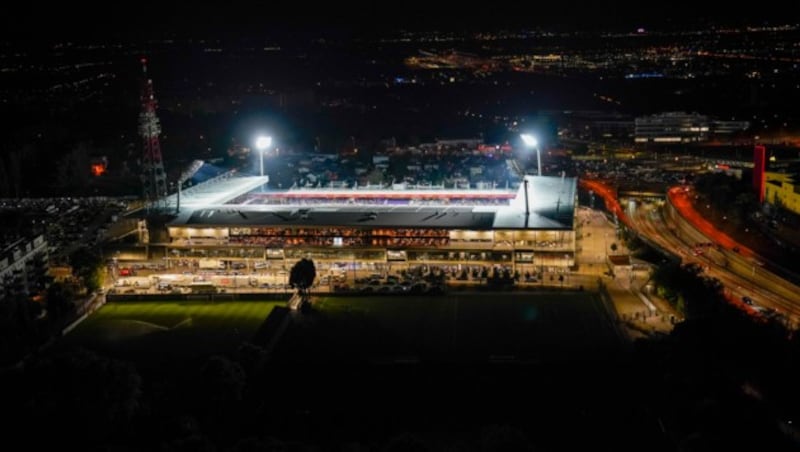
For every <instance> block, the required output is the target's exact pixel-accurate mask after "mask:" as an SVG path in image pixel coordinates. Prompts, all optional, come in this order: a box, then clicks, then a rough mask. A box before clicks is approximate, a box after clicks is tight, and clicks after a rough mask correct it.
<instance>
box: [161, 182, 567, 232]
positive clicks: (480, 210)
mask: <svg viewBox="0 0 800 452" xmlns="http://www.w3.org/2000/svg"><path fill="white" fill-rule="evenodd" d="M525 178H526V180H527V182H528V183H527V184H520V188H519V190H518V191H517V193H516V196H515V197H514V199H513V200H511V202H510V204H509V205H475V206H469V205H458V206H452V205H447V204H442V205H424V206H415V205H358V204H355V205H354V204H341V203H339V204H334V203H330V204H312V205H305V204H291V205H280V204H279V205H276V204H258V205H256V204H225V202H229V201H230V200H231V199H234V198H235V197H237V196H240V195H242V194H244V193H246V192H247V191H248V190H253V189H255V188H257V187H259V186H261V185H263V184H264V183H265V182H266V181H265V180H263V179H265V178H260V177H243V178H230V179H227V180H223V181H220V182H217V183H214V184H213V185H211V186H209V187H207V188H206V187H204V188H203V189H202V190H199V191H198V192H197V193H193V194H192V198H191V200H190V201H188V202H187V201H185V200H184V198H182V199H181V206H182V209H181V210H182V211H181V213H180V215H179V216H178V217H177V218H176V219H175V220H173V221H172V222H171V223H170V226H182V227H204V226H205V227H213V226H237V225H242V226H244V225H248V226H306V225H307V226H314V227H335V226H350V227H363V228H375V227H396V228H418V227H425V228H445V229H472V230H491V229H552V230H571V229H573V227H574V224H573V222H574V211H575V198H576V187H577V184H576V179H575V178H569V177H550V176H525ZM203 185H207V184H203ZM526 186H527V190H528V196H527V198H528V205H529V210H530V214H529V215H527V216H526V215H525V193H524V190H525V187H526ZM198 187H199V186H198ZM248 187H249V188H248ZM214 189H219V190H220V191H224V193H216V194H215V190H214ZM397 193H398V192H397V191H395V190H386V194H387V199H388V198H389V197H390V195H396V194H397ZM407 193H410V192H407ZM320 194H321V195H323V194H324V192H323V191H320ZM184 207H185V208H184ZM526 217H527V218H526Z"/></svg>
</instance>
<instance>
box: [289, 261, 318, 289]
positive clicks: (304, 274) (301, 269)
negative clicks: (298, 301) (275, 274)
mask: <svg viewBox="0 0 800 452" xmlns="http://www.w3.org/2000/svg"><path fill="white" fill-rule="evenodd" d="M316 277H317V269H316V268H315V267H314V261H312V260H311V259H306V258H303V259H300V260H299V261H297V263H296V264H294V266H293V267H292V271H291V273H289V285H290V286H292V287H293V288H296V289H297V290H298V292H299V293H300V295H302V296H303V298H306V297H308V289H310V288H311V286H312V285H313V284H314V279H315V278H316Z"/></svg>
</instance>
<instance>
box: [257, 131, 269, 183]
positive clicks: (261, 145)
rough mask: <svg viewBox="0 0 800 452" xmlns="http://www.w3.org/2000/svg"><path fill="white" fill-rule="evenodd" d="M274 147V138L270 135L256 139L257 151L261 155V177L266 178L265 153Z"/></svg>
mask: <svg viewBox="0 0 800 452" xmlns="http://www.w3.org/2000/svg"><path fill="white" fill-rule="evenodd" d="M270 146H272V137H271V136H269V135H260V136H259V137H258V138H256V149H258V150H259V152H260V153H261V176H262V177H263V176H264V151H266V150H267V149H268V148H269V147H270Z"/></svg>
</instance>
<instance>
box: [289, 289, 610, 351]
mask: <svg viewBox="0 0 800 452" xmlns="http://www.w3.org/2000/svg"><path fill="white" fill-rule="evenodd" d="M314 309H315V310H316V311H317V312H318V313H319V315H318V316H317V318H316V319H315V320H314V322H313V323H312V324H311V325H298V326H295V325H292V327H290V329H289V331H288V333H287V335H286V336H284V338H283V340H282V341H281V343H280V345H279V347H278V348H279V350H278V352H279V354H280V355H281V357H282V359H286V360H289V361H296V360H309V361H314V360H323V361H326V360H351V359H352V360H358V361H361V360H364V359H366V360H370V361H386V360H388V361H393V360H394V361H398V360H399V361H407V360H408V361H414V360H415V359H419V360H424V359H433V360H448V359H451V358H452V357H460V358H461V359H463V358H466V359H468V360H469V359H477V360H486V359H488V360H497V361H503V360H510V361H534V362H536V361H551V360H561V359H572V358H573V357H575V355H576V354H579V355H582V356H586V357H589V358H591V357H592V356H593V355H594V354H596V353H605V352H607V351H613V350H615V349H617V347H618V345H619V338H618V337H617V336H616V333H615V330H614V328H613V327H612V325H611V323H610V322H609V320H608V317H607V315H606V313H605V312H604V311H603V308H602V305H601V303H600V301H599V300H597V299H596V296H595V295H593V294H589V293H568V292H567V293H564V292H560V293H557V292H553V293H547V292H545V293H535V292H531V293H474V294H471V293H459V294H448V295H446V296H441V297H418V296H397V297H351V298H348V297H325V296H317V297H316V298H315V304H314Z"/></svg>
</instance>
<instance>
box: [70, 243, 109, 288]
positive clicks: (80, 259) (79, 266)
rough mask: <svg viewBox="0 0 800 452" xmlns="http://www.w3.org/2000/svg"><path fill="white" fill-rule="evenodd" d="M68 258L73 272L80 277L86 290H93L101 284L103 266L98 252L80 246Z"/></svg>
mask: <svg viewBox="0 0 800 452" xmlns="http://www.w3.org/2000/svg"><path fill="white" fill-rule="evenodd" d="M69 258H70V263H71V264H72V267H73V268H74V269H75V274H76V275H78V277H79V278H80V279H81V281H82V283H83V286H84V287H85V288H86V290H87V291H89V292H94V291H95V290H97V289H99V288H100V287H102V286H103V278H104V274H103V272H104V267H103V261H102V259H101V258H100V255H99V254H97V253H96V252H95V251H93V250H91V249H89V248H88V247H82V248H78V249H77V250H76V251H75V252H74V253H72V255H71V256H70V257H69Z"/></svg>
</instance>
